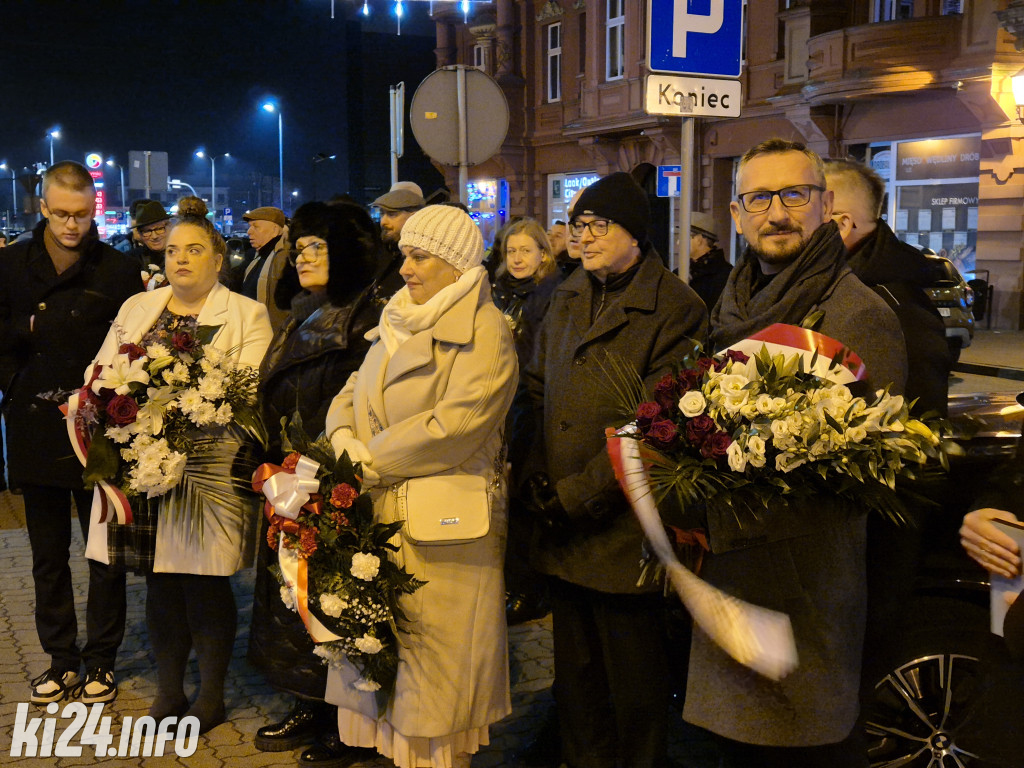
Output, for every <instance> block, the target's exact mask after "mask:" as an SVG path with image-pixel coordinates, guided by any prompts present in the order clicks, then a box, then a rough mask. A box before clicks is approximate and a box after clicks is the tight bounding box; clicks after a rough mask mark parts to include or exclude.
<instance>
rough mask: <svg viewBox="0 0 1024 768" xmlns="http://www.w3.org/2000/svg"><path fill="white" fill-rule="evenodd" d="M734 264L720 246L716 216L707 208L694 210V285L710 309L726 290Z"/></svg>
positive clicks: (694, 288) (692, 218) (692, 231)
mask: <svg viewBox="0 0 1024 768" xmlns="http://www.w3.org/2000/svg"><path fill="white" fill-rule="evenodd" d="M730 272H732V264H730V263H729V262H728V261H726V260H725V253H724V252H723V251H722V249H721V248H719V247H718V234H717V227H716V226H715V217H714V216H712V215H711V214H710V213H704V212H703V211H693V212H692V213H690V287H691V288H693V290H695V291H696V292H697V295H698V296H700V297H701V299H703V300H704V303H705V304H706V305H707V307H708V311H709V312H710V311H711V310H712V309H714V307H715V304H716V303H717V302H718V297H719V296H721V295H722V291H724V290H725V284H726V282H727V281H728V280H729V273H730Z"/></svg>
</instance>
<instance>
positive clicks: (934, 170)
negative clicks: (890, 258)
mask: <svg viewBox="0 0 1024 768" xmlns="http://www.w3.org/2000/svg"><path fill="white" fill-rule="evenodd" d="M980 151H981V137H980V136H977V135H974V136H958V137H952V138H944V139H926V140H924V141H903V142H898V143H897V144H896V145H895V161H894V162H890V163H888V165H889V166H891V167H890V168H889V176H888V178H889V179H890V202H889V224H890V226H891V227H892V229H893V231H894V232H895V233H896V236H897V237H899V238H900V239H901V240H903V241H904V242H907V243H910V244H911V245H914V246H917V247H918V248H930V249H931V250H933V251H935V253H937V254H938V255H940V256H945V257H947V258H948V259H950V260H951V261H952V262H953V263H954V264H955V265H956V268H957V269H958V270H960V272H961V274H963V273H972V274H973V272H974V268H975V255H976V253H975V248H976V245H977V239H978V175H979V173H980ZM891 156H892V155H890V157H891ZM883 159H885V156H884V154H883V153H879V154H876V155H875V158H874V160H873V162H872V164H873V165H874V166H875V168H876V170H879V171H880V172H881V170H880V168H879V164H880V163H879V161H882V160H883ZM893 191H895V194H892V192H893Z"/></svg>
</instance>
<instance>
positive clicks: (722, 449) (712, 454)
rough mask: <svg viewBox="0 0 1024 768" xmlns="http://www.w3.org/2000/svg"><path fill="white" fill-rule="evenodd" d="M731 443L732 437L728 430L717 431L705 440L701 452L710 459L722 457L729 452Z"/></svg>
mask: <svg viewBox="0 0 1024 768" xmlns="http://www.w3.org/2000/svg"><path fill="white" fill-rule="evenodd" d="M730 445H732V438H731V437H730V436H729V433H728V432H715V433H714V434H713V435H709V436H708V439H707V440H705V441H704V445H702V446H701V447H700V453H701V455H702V456H705V457H707V458H709V459H720V458H722V457H723V456H725V454H726V453H727V452H728V450H729V446H730Z"/></svg>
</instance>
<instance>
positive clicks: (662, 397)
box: [654, 373, 682, 411]
mask: <svg viewBox="0 0 1024 768" xmlns="http://www.w3.org/2000/svg"><path fill="white" fill-rule="evenodd" d="M681 395H682V393H681V392H680V391H679V384H678V382H677V381H676V377H675V376H674V375H672V374H671V373H666V374H665V375H664V376H662V377H661V381H659V382H658V383H657V384H655V385H654V399H655V400H656V401H657V403H658V405H660V406H661V407H662V408H664V409H665V410H667V411H668V410H671V409H672V408H673V407H674V406H675V404H676V403H677V402H678V401H679V398H680V396H681Z"/></svg>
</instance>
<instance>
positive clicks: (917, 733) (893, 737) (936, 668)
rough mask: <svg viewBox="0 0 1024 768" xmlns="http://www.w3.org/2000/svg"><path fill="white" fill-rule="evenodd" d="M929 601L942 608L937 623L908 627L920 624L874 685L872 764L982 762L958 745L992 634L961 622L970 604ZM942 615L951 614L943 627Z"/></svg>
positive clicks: (916, 767)
mask: <svg viewBox="0 0 1024 768" xmlns="http://www.w3.org/2000/svg"><path fill="white" fill-rule="evenodd" d="M931 605H932V608H931V610H932V611H937V612H933V613H931V618H932V622H926V623H925V624H918V625H917V626H916V627H915V626H914V625H913V624H908V626H911V627H914V628H913V629H912V630H911V631H909V632H908V633H907V636H906V637H905V639H904V642H903V644H902V647H903V649H904V650H903V652H902V653H901V654H900V655H899V658H900V659H901V661H900V662H898V663H897V664H895V665H894V667H893V669H891V671H890V672H889V673H888V674H886V676H885V677H884V678H883V679H882V680H880V681H879V682H878V683H877V684H876V686H875V691H874V698H873V701H872V702H870V704H869V705H868V712H867V713H866V716H865V718H864V719H865V735H866V740H867V744H868V757H869V761H870V764H871V766H872V768H896V767H897V766H899V767H900V768H964V767H965V766H971V765H980V763H979V761H978V757H977V755H975V754H973V753H971V752H969V751H967V750H966V749H964V748H962V747H960V746H958V745H957V732H958V730H959V728H960V727H961V725H963V724H964V722H965V721H966V720H968V719H969V717H970V715H971V713H972V711H973V709H974V707H975V706H976V704H977V702H978V692H979V689H980V682H981V676H982V668H981V662H980V661H979V659H980V658H981V657H982V655H983V654H984V649H985V643H986V642H987V637H986V633H985V630H984V628H983V629H981V630H979V629H978V628H977V627H975V626H974V625H973V624H964V623H962V622H960V621H958V620H957V617H956V614H958V613H960V612H961V610H959V609H962V607H964V606H962V604H960V603H958V602H957V601H954V600H948V601H945V600H936V601H934V602H933V603H932V604H931ZM949 606H953V608H952V609H949ZM972 608H973V606H972ZM936 617H945V618H946V622H945V625H944V626H936V625H935V624H934V623H933V622H934V619H935V618H936ZM929 624H931V626H929Z"/></svg>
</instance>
